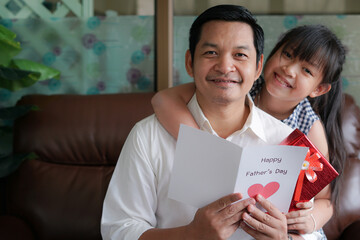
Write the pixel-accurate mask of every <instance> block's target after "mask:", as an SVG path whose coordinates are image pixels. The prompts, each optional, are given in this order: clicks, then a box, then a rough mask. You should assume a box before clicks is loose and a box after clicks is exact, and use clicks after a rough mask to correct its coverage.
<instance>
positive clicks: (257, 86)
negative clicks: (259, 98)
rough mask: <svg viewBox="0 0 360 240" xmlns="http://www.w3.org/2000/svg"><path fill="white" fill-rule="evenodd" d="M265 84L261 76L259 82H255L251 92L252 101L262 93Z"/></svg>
mask: <svg viewBox="0 0 360 240" xmlns="http://www.w3.org/2000/svg"><path fill="white" fill-rule="evenodd" d="M264 83H265V80H264V78H263V77H262V76H260V77H259V78H258V79H257V80H255V82H254V84H253V86H252V87H251V89H250V92H249V93H250V96H251V98H252V100H254V99H255V97H256V95H257V94H258V93H259V92H260V91H261V88H262V86H263V85H264Z"/></svg>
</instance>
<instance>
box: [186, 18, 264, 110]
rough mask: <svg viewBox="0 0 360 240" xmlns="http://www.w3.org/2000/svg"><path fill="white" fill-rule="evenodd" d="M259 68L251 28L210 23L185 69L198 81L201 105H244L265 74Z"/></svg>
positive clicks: (198, 95)
mask: <svg viewBox="0 0 360 240" xmlns="http://www.w3.org/2000/svg"><path fill="white" fill-rule="evenodd" d="M262 59H263V58H262V57H261V61H260V63H259V65H258V67H257V66H256V50H255V46H254V40H253V31H252V29H251V27H250V26H249V25H248V24H246V23H242V22H226V21H210V22H207V23H205V24H204V25H203V27H202V32H201V37H200V40H199V42H198V44H197V45H196V49H195V54H194V59H191V56H190V52H189V51H187V53H186V69H187V72H188V74H189V75H190V76H192V77H193V78H194V80H195V84H196V94H197V98H198V101H199V103H200V104H201V105H202V107H204V106H205V105H204V104H211V103H217V104H230V103H234V102H236V103H240V104H241V103H242V104H243V103H244V100H245V97H246V94H247V93H248V92H249V91H250V89H251V87H252V85H253V83H254V80H255V79H257V78H258V77H259V76H260V74H261V70H262Z"/></svg>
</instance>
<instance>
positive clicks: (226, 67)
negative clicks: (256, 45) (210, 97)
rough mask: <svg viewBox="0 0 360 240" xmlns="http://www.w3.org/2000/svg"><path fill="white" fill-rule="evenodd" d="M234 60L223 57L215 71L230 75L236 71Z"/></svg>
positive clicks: (219, 59)
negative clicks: (229, 73)
mask: <svg viewBox="0 0 360 240" xmlns="http://www.w3.org/2000/svg"><path fill="white" fill-rule="evenodd" d="M235 69H236V68H235V65H234V59H233V58H232V57H230V56H227V55H223V56H220V57H219V58H218V62H217V64H216V66H215V70H216V71H218V72H221V73H224V74H226V73H228V72H233V71H235Z"/></svg>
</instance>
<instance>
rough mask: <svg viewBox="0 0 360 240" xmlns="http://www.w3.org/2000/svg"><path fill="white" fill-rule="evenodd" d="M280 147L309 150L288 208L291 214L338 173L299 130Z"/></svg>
mask: <svg viewBox="0 0 360 240" xmlns="http://www.w3.org/2000/svg"><path fill="white" fill-rule="evenodd" d="M280 145H293V146H302V147H308V148H309V150H308V153H307V155H306V158H305V160H304V163H303V165H302V168H301V170H300V174H299V177H298V180H297V183H296V187H295V190H294V194H293V197H292V200H291V204H290V208H289V212H291V211H294V210H298V208H297V207H296V203H298V202H306V201H309V200H311V199H312V198H313V197H314V196H315V195H316V194H318V193H319V192H320V191H321V190H322V189H323V188H324V187H326V186H327V185H328V184H329V183H330V182H331V181H332V180H334V179H335V178H336V177H337V176H339V173H338V172H337V171H336V170H335V169H334V168H333V166H331V164H330V163H329V162H328V161H327V160H326V158H325V157H324V156H323V155H322V154H321V152H320V151H319V150H318V149H317V148H316V147H315V146H314V145H313V144H312V143H311V141H310V140H309V139H308V138H307V137H306V135H305V134H304V133H302V132H301V131H300V130H299V129H295V130H294V131H293V132H292V133H291V134H290V135H289V136H288V137H287V138H285V139H284V140H283V141H282V142H281V143H280Z"/></svg>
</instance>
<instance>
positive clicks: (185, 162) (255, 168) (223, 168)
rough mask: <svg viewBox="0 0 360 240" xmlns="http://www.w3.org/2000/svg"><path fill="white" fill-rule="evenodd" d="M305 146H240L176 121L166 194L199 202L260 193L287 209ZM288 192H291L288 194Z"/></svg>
mask: <svg viewBox="0 0 360 240" xmlns="http://www.w3.org/2000/svg"><path fill="white" fill-rule="evenodd" d="M307 151H308V148H307V147H298V146H285V145H284V146H280V145H271V146H270V145H259V146H247V147H240V146H238V145H236V144H234V143H232V142H230V141H227V140H225V139H222V138H220V137H217V136H214V135H212V134H210V133H207V132H204V131H201V130H198V129H194V128H191V127H188V126H185V125H181V127H180V132H179V137H178V141H177V145H176V151H175V160H174V166H173V171H172V176H171V181H170V186H169V193H168V196H169V197H170V198H172V199H175V200H177V201H180V202H183V203H186V204H189V205H192V206H194V207H196V208H201V207H203V206H205V205H207V204H209V203H211V202H213V201H215V200H217V199H219V198H221V197H224V196H226V195H228V194H230V193H234V192H240V193H242V194H243V196H244V199H245V198H248V197H254V196H255V195H256V194H262V195H263V196H264V197H265V198H267V199H268V200H270V201H271V202H272V203H273V204H274V205H275V206H276V207H277V208H279V209H280V211H283V212H287V211H288V209H289V206H290V202H291V198H292V193H293V191H294V188H295V184H296V181H297V177H298V175H299V172H300V169H301V166H302V163H303V161H304V159H305V155H306V153H307ZM289 193H290V194H289Z"/></svg>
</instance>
